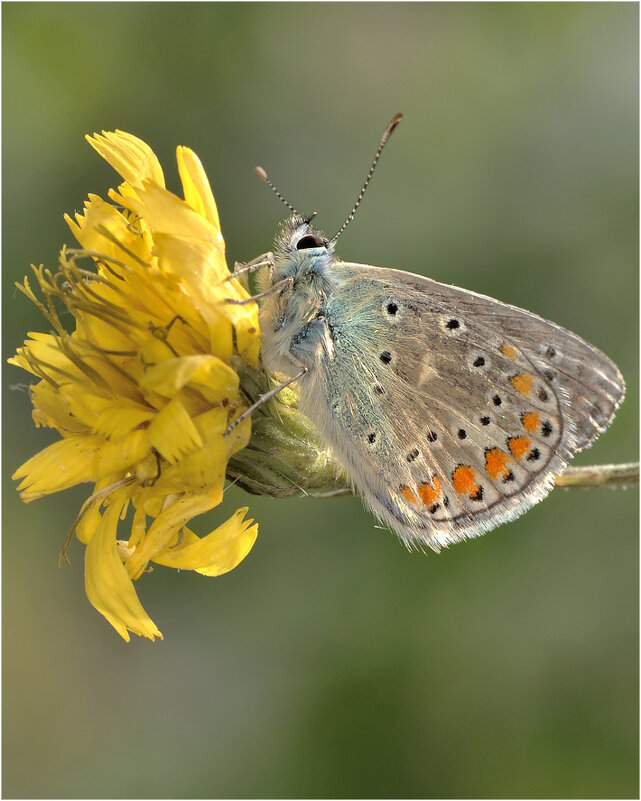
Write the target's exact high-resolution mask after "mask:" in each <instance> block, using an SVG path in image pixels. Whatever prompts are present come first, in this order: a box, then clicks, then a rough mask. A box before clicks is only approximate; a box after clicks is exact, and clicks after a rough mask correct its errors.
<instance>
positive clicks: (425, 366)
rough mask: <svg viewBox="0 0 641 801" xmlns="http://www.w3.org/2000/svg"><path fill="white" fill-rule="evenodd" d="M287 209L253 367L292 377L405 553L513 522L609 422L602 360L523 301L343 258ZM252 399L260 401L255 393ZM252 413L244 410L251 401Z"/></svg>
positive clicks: (308, 410)
mask: <svg viewBox="0 0 641 801" xmlns="http://www.w3.org/2000/svg"><path fill="white" fill-rule="evenodd" d="M400 119H401V115H397V116H396V117H394V119H393V120H392V121H391V122H390V124H389V125H388V126H387V128H386V129H385V132H384V134H383V137H382V139H381V143H380V145H379V148H378V150H377V152H376V156H375V158H374V161H373V163H372V166H371V168H370V171H369V174H368V176H367V179H366V181H365V184H364V186H363V189H362V190H361V192H360V194H359V196H358V199H357V201H356V204H355V206H354V208H353V209H352V211H351V213H350V215H349V216H348V217H347V219H346V221H345V223H344V224H343V226H342V227H341V229H340V230H339V231H338V233H337V234H336V235H335V236H334V237H332V238H331V239H330V238H328V237H327V236H325V234H324V233H323V232H322V231H320V230H319V229H318V228H316V227H314V226H313V225H312V219H313V216H315V215H313V216H312V217H304V216H303V215H301V214H300V213H298V212H297V211H296V210H295V209H294V208H293V207H292V206H290V204H289V203H287V201H285V199H284V198H283V197H282V195H280V193H279V192H278V191H277V190H276V188H275V187H274V186H273V184H272V183H271V181H269V179H268V178H267V176H266V174H265V173H264V171H263V170H261V169H260V168H257V172H258V173H259V175H260V177H261V178H263V180H265V181H266V182H267V183H268V184H269V185H270V186H271V187H272V189H273V190H274V191H275V192H276V194H277V195H278V196H279V198H280V199H281V200H283V202H285V203H286V205H287V206H288V207H289V208H290V210H291V211H292V214H291V216H290V217H289V218H288V219H286V220H285V221H284V222H283V223H282V224H281V226H280V231H279V233H278V235H277V237H276V240H275V244H274V249H273V252H271V253H267V254H264V255H262V256H260V257H259V258H258V259H256V260H254V261H253V262H250V263H249V264H248V265H247V267H246V268H245V269H247V270H248V271H249V270H253V269H254V268H256V269H258V268H261V269H258V272H257V283H258V288H259V290H260V291H259V294H258V295H256V296H255V298H257V299H260V301H261V308H260V324H261V331H262V337H263V341H262V351H261V353H262V362H263V365H264V368H265V370H266V371H268V372H271V373H277V374H281V375H283V376H285V377H287V380H286V381H284V383H282V384H281V385H280V386H278V387H276V388H275V389H274V390H273V391H272V392H271V393H268V396H269V397H272V396H273V394H275V392H277V391H279V390H280V389H282V387H284V386H287V385H288V384H291V383H293V382H296V384H297V386H298V390H299V392H300V398H299V409H300V410H301V411H302V412H303V413H304V414H306V415H307V416H308V417H309V418H310V419H311V420H312V421H313V422H314V424H315V425H316V426H317V427H318V429H319V431H320V432H321V435H322V436H323V437H324V439H325V440H326V441H327V443H328V444H329V445H330V446H331V448H332V450H333V452H334V454H335V456H336V458H337V459H338V461H339V462H340V463H341V464H342V466H343V467H344V469H345V471H346V473H347V475H348V477H349V479H350V481H351V482H352V484H353V487H354V488H355V490H356V491H357V493H358V494H359V495H360V496H361V497H362V498H363V500H364V502H365V504H366V505H367V506H368V507H369V509H371V511H372V512H373V513H374V515H375V516H376V517H377V518H378V519H379V520H380V521H382V522H383V523H384V524H385V525H386V526H388V527H389V528H390V529H392V530H393V531H394V532H395V533H396V534H397V535H398V536H399V537H400V539H401V540H402V541H403V542H404V543H405V544H406V545H407V546H408V547H410V548H411V547H421V546H428V547H430V548H432V549H433V550H436V551H438V550H440V548H442V547H444V546H448V545H450V544H452V543H456V542H459V541H461V540H464V539H466V538H470V537H476V536H478V535H481V534H483V533H485V532H487V531H490V530H491V529H493V528H495V527H496V526H498V525H500V524H501V523H505V522H507V521H510V520H513V519H514V518H516V517H518V516H519V515H521V514H522V513H523V512H525V511H526V510H527V509H529V508H530V507H532V506H533V505H534V504H536V503H537V502H538V501H540V500H541V499H542V498H544V497H545V496H546V495H547V494H548V492H549V491H550V490H551V489H552V487H553V486H554V481H555V477H556V476H558V475H559V474H560V473H561V472H562V471H563V469H564V468H565V466H566V464H567V461H568V460H569V459H570V458H571V457H572V456H573V455H574V454H575V453H577V452H578V451H580V450H582V449H583V448H585V447H587V446H588V445H590V444H591V443H592V442H593V440H594V439H595V437H596V436H597V435H598V434H599V433H600V432H601V431H603V430H604V429H605V428H606V426H607V425H608V424H609V423H610V421H611V420H612V417H613V415H614V413H615V411H616V409H617V407H618V406H619V405H620V403H621V402H622V399H623V395H624V389H625V385H624V381H623V378H622V376H621V373H620V372H619V370H618V368H617V367H616V365H615V364H614V363H613V362H612V361H611V360H610V359H609V358H608V357H607V356H605V355H604V354H603V353H601V352H600V351H599V350H597V349H596V348H595V347H593V346H592V345H590V344H588V343H587V342H585V341H584V340H582V339H581V338H580V337H578V336H577V335H575V334H573V333H571V332H570V331H567V330H565V329H564V328H561V327H560V326H558V325H556V324H554V323H552V322H549V321H547V320H544V319H542V318H541V317H538V316H537V315H535V314H532V313H531V312H528V311H525V310H524V309H520V308H517V307H515V306H510V305H508V304H506V303H501V302H500V301H497V300H494V299H492V298H490V297H486V296H484V295H481V294H478V293H476V292H470V291H468V290H465V289H460V288H458V287H454V286H449V285H445V284H441V283H438V282H436V281H433V280H431V279H429V278H425V277H422V276H419V275H413V274H411V273H407V272H403V271H399V270H394V269H387V268H383V267H375V266H371V265H367V264H358V263H353V262H345V261H342V260H340V259H339V258H338V256H337V255H336V253H335V244H336V240H337V239H338V237H339V235H340V234H341V233H342V231H343V230H344V229H345V227H346V226H347V225H348V224H349V223H350V222H351V220H352V219H353V217H354V214H355V212H356V209H357V208H358V205H359V203H360V201H361V199H362V197H363V194H364V192H365V189H366V187H367V185H368V183H369V180H370V178H371V176H372V173H373V171H374V168H375V166H376V163H377V161H378V158H379V156H380V154H381V152H382V149H383V146H384V145H385V143H386V141H387V139H388V138H389V136H390V134H391V132H392V131H393V130H394V128H395V127H396V125H398V123H399V122H400ZM266 399H267V396H265V397H264V398H263V399H262V400H266ZM249 411H251V410H249Z"/></svg>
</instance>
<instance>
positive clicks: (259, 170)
mask: <svg viewBox="0 0 641 801" xmlns="http://www.w3.org/2000/svg"><path fill="white" fill-rule="evenodd" d="M254 172H255V173H256V175H257V176H258V177H259V178H260V180H261V181H265V183H266V184H267V186H268V187H269V188H270V189H271V190H272V192H273V193H274V194H275V195H276V197H277V198H278V199H279V200H280V201H281V202H282V203H284V204H285V205H286V206H287V208H288V209H289V210H290V211H292V212H293V213H294V214H298V212H297V211H296V209H295V208H294V207H293V206H292V204H291V203H288V202H287V201H286V200H285V198H284V197H283V196H282V195H281V193H280V192H279V191H278V189H276V187H275V186H274V184H273V183H272V182H271V181H270V180H269V178H268V177H267V173H266V172H265V170H264V169H263V168H262V167H254Z"/></svg>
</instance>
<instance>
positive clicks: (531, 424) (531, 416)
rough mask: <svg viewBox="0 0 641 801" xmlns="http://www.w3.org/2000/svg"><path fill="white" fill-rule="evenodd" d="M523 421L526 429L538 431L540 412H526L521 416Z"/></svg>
mask: <svg viewBox="0 0 641 801" xmlns="http://www.w3.org/2000/svg"><path fill="white" fill-rule="evenodd" d="M521 422H522V423H523V428H524V429H525V430H526V431H536V430H537V429H538V427H539V423H540V422H541V421H540V420H539V413H538V412H525V414H524V415H523V416H522V417H521Z"/></svg>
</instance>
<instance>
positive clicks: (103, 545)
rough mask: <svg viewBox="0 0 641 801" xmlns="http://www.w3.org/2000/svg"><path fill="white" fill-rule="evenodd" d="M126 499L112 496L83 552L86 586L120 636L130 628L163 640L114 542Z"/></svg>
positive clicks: (126, 634) (89, 594)
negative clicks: (142, 602)
mask: <svg viewBox="0 0 641 801" xmlns="http://www.w3.org/2000/svg"><path fill="white" fill-rule="evenodd" d="M125 502H126V498H124V499H123V495H122V494H118V495H116V496H114V498H113V499H112V502H111V504H110V505H109V507H108V508H107V509H106V510H105V512H104V513H103V515H102V520H101V521H100V524H99V525H98V528H97V529H96V533H95V534H94V536H93V537H92V538H91V540H90V541H89V543H88V545H87V551H86V553H85V589H86V592H87V597H88V598H89V600H90V602H91V603H92V604H93V605H94V606H95V608H96V609H97V610H98V611H99V612H100V614H101V615H104V616H105V617H106V618H107V620H108V621H109V623H111V625H112V626H113V627H114V628H115V629H116V631H117V632H118V634H120V636H121V637H123V639H125V640H126V641H127V642H129V633H128V632H129V631H131V632H133V633H134V634H139V635H141V636H143V637H149V639H150V640H153V639H154V638H155V637H160V638H161V639H162V634H161V633H160V631H159V630H158V629H157V627H156V624H155V623H154V622H153V620H151V618H150V617H149V615H148V614H147V613H146V612H145V610H144V609H143V608H142V604H141V603H140V601H139V600H138V596H137V595H136V591H135V590H134V585H133V584H132V582H131V579H130V578H129V576H128V575H127V571H126V570H125V568H124V566H123V564H122V561H121V559H120V556H119V554H118V546H117V543H116V530H117V526H118V520H119V518H120V514H121V512H122V509H123V506H124V504H125Z"/></svg>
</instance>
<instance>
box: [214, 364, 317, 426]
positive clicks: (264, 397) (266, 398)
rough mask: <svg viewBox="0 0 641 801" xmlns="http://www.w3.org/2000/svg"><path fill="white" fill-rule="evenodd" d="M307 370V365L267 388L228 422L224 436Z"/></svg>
mask: <svg viewBox="0 0 641 801" xmlns="http://www.w3.org/2000/svg"><path fill="white" fill-rule="evenodd" d="M307 371H308V368H307V367H303V368H302V370H301V371H300V373H297V374H296V375H295V376H293V378H288V379H287V381H285V382H284V383H282V384H279V385H278V386H277V387H273V388H272V389H270V390H269V392H266V393H265V394H264V395H261V396H260V398H258V400H257V401H256V403H252V405H251V406H250V407H249V409H246V410H245V411H244V412H243V413H242V414H241V415H240V417H237V418H236V419H235V420H234V422H233V423H230V425H229V426H228V427H227V430H226V431H225V433H224V435H223V436H225V437H226V436H227V435H228V434H229V433H230V432H231V431H233V430H234V429H235V428H236V426H237V425H238V424H239V423H242V421H243V420H244V419H245V418H246V417H249V415H250V414H252V413H253V412H255V411H256V409H258V408H260V407H261V406H262V405H263V404H264V403H267V401H270V400H271V399H272V398H273V397H274V395H278V393H279V392H280V391H281V390H282V389H285V387H288V386H289V385H290V384H293V383H294V381H298V379H299V378H302V377H303V376H304V375H305V373H306V372H307Z"/></svg>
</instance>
